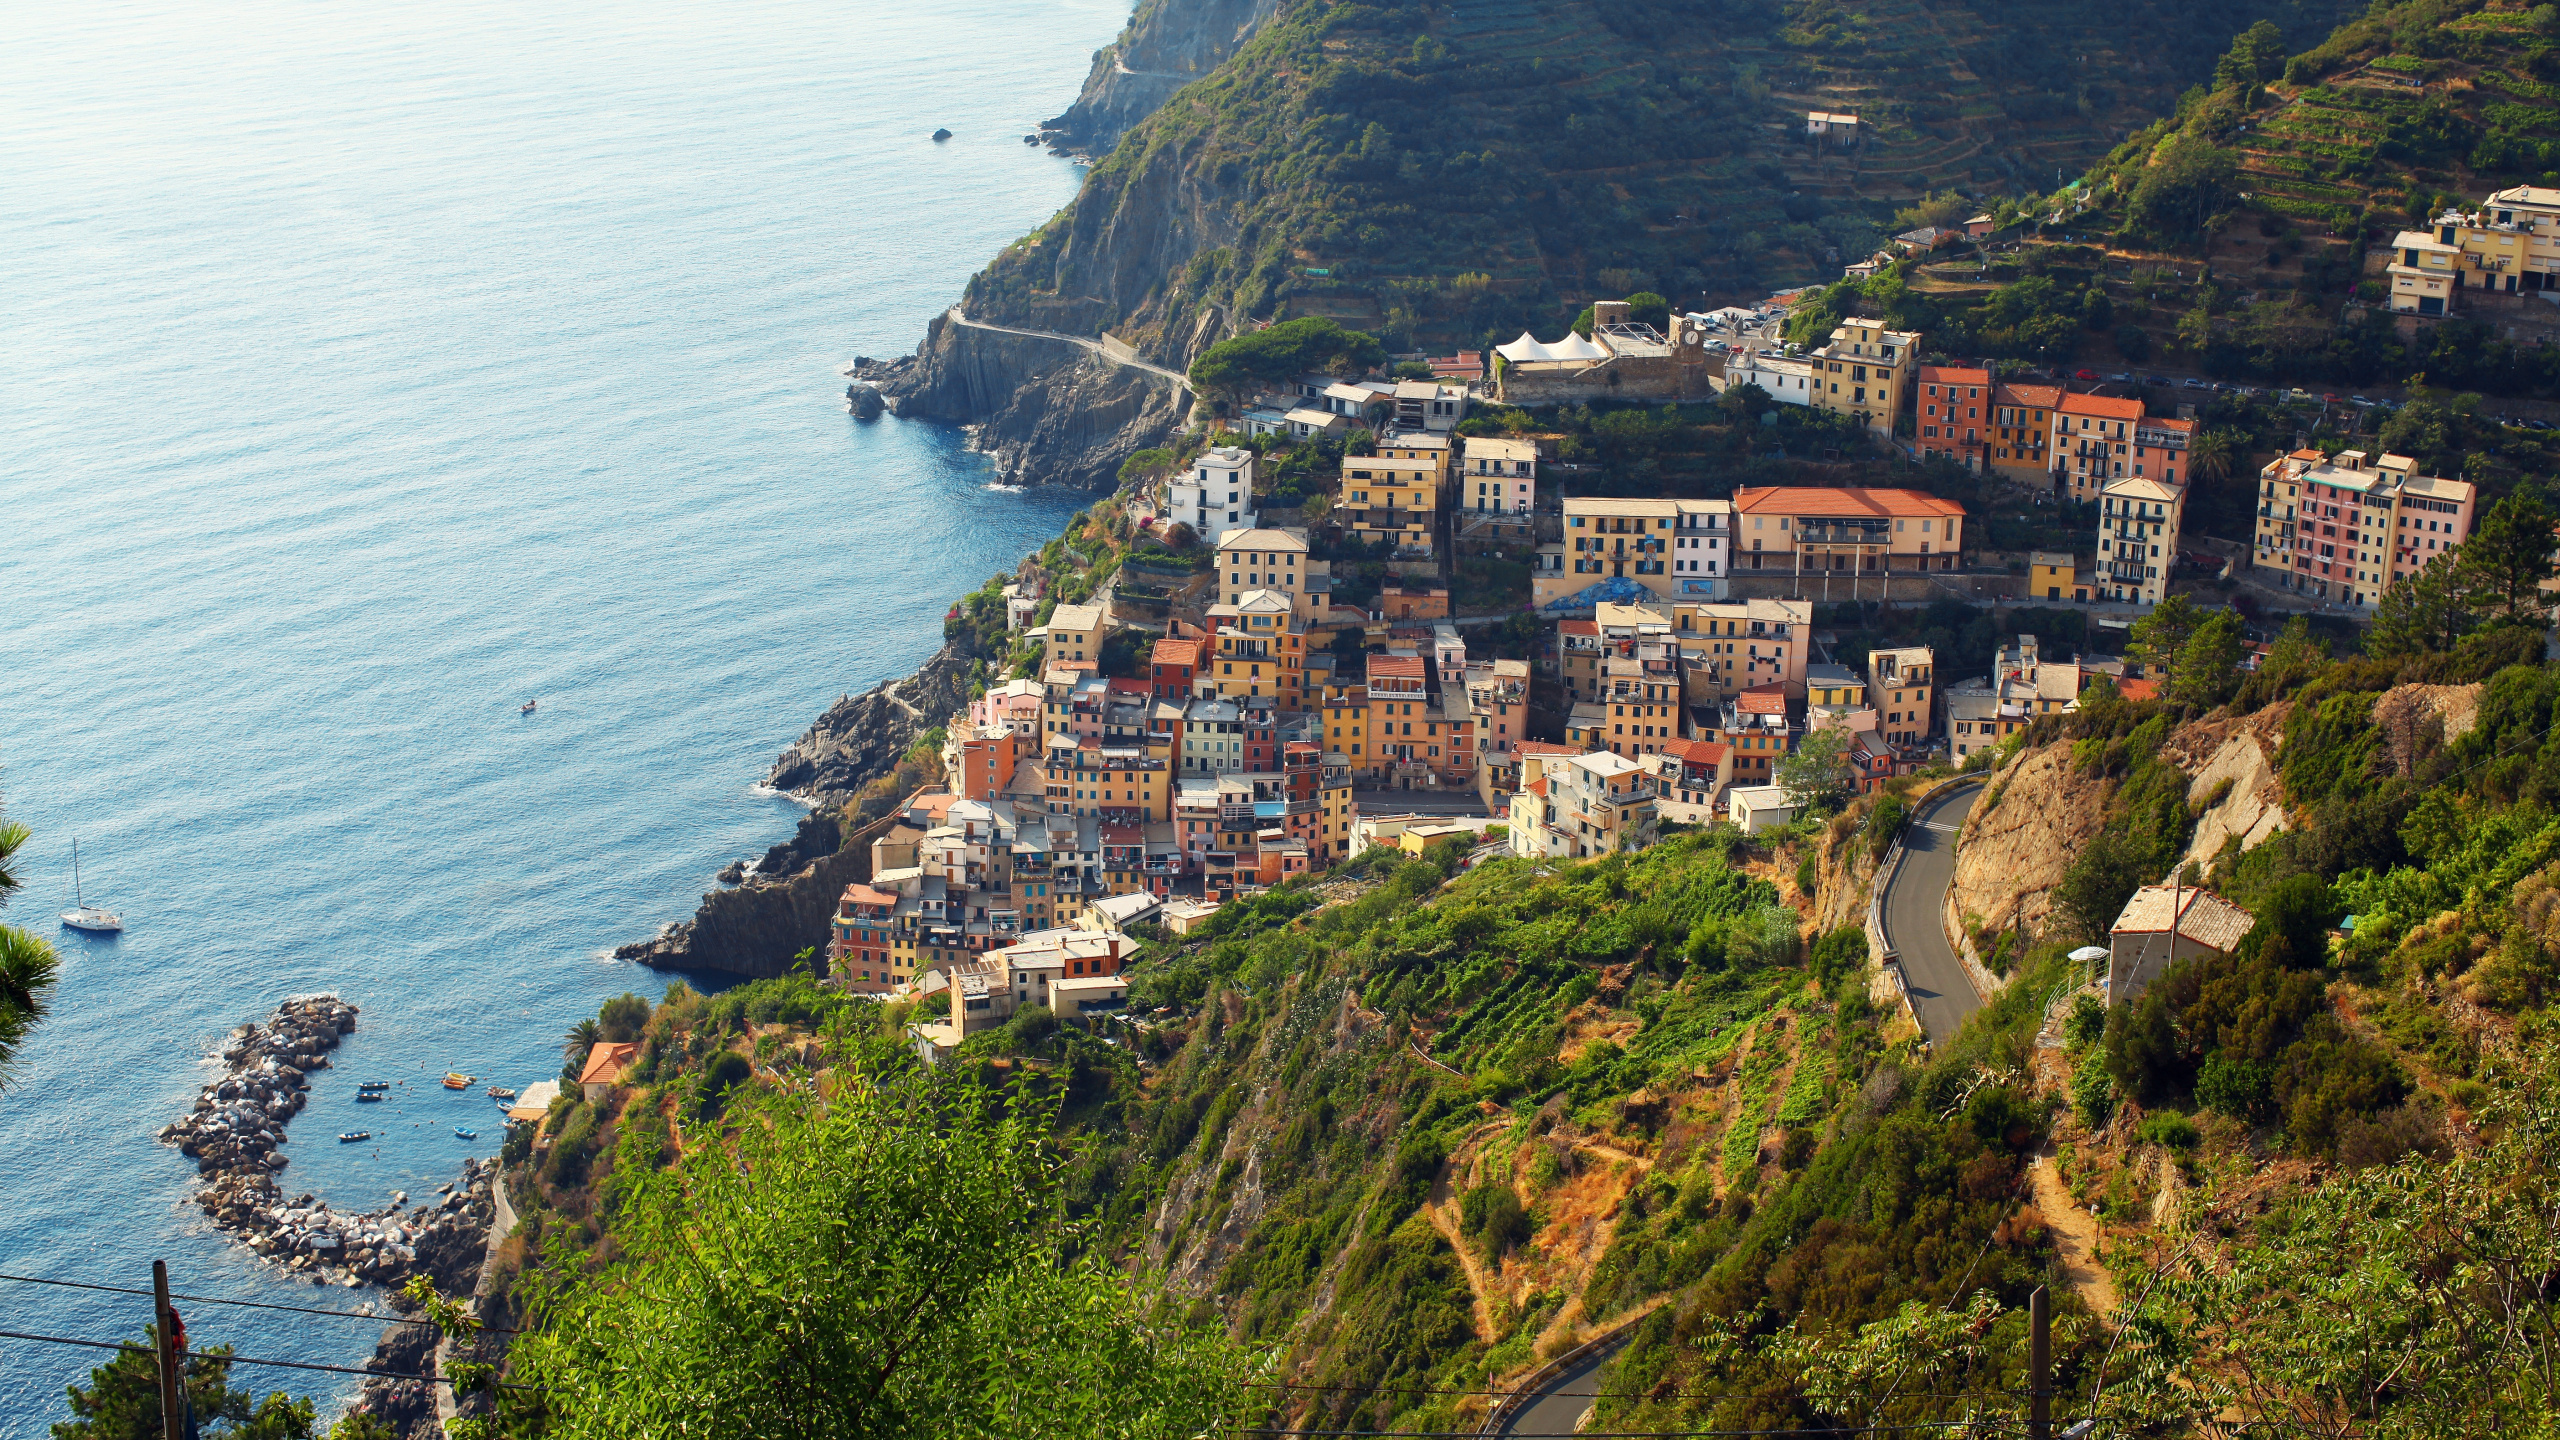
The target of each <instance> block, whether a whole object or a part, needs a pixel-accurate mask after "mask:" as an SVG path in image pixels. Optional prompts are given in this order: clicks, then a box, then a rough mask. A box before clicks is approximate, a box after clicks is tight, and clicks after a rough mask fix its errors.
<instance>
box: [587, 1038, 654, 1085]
mask: <svg viewBox="0 0 2560 1440" xmlns="http://www.w3.org/2000/svg"><path fill="white" fill-rule="evenodd" d="M639 1056H640V1045H639V1042H638V1041H634V1040H624V1041H621V1042H620V1043H618V1044H613V1045H597V1046H594V1047H591V1048H590V1049H589V1050H588V1051H587V1068H585V1069H584V1070H581V1071H579V1072H578V1083H579V1084H581V1085H619V1084H621V1083H622V1072H623V1071H625V1070H628V1069H630V1068H631V1062H632V1061H633V1060H636V1059H638V1058H639Z"/></svg>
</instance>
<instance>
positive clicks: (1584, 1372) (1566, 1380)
mask: <svg viewBox="0 0 2560 1440" xmlns="http://www.w3.org/2000/svg"><path fill="white" fill-rule="evenodd" d="M1624 1343H1625V1342H1624V1341H1621V1342H1619V1344H1618V1345H1611V1346H1608V1347H1607V1348H1605V1349H1602V1350H1600V1351H1598V1352H1597V1353H1595V1354H1591V1355H1586V1356H1584V1357H1583V1358H1582V1359H1581V1360H1580V1361H1578V1362H1577V1363H1575V1364H1574V1366H1573V1367H1572V1368H1571V1369H1568V1370H1566V1371H1565V1372H1564V1373H1563V1374H1562V1375H1559V1376H1557V1377H1556V1378H1555V1379H1554V1380H1552V1381H1550V1382H1548V1383H1547V1385H1546V1387H1545V1388H1544V1389H1542V1390H1541V1391H1540V1392H1539V1394H1538V1398H1537V1399H1535V1400H1532V1401H1530V1402H1529V1403H1528V1404H1527V1405H1525V1406H1523V1407H1522V1408H1521V1410H1520V1413H1519V1414H1517V1415H1514V1416H1512V1417H1511V1419H1510V1420H1509V1421H1508V1422H1507V1423H1505V1424H1504V1425H1503V1427H1502V1430H1501V1432H1500V1433H1502V1434H1504V1435H1537V1436H1558V1437H1561V1436H1570V1435H1571V1434H1573V1432H1574V1427H1575V1426H1577V1425H1579V1424H1581V1423H1582V1416H1583V1413H1584V1412H1585V1411H1588V1410H1589V1409H1590V1408H1591V1405H1592V1397H1593V1396H1595V1395H1597V1394H1599V1393H1600V1371H1601V1368H1602V1367H1603V1366H1605V1365H1607V1364H1608V1363H1609V1362H1610V1361H1612V1360H1615V1359H1617V1358H1618V1350H1619V1348H1620V1346H1621V1345H1623V1344H1624Z"/></svg>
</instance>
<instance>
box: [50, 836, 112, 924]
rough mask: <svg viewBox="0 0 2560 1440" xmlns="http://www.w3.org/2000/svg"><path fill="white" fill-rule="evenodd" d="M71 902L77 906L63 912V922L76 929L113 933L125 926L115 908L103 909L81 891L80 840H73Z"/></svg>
mask: <svg viewBox="0 0 2560 1440" xmlns="http://www.w3.org/2000/svg"><path fill="white" fill-rule="evenodd" d="M71 903H72V904H73V906H75V907H76V908H74V909H70V910H65V911H63V912H62V923H63V924H65V925H68V926H70V927H71V928H72V929H74V930H92V931H96V932H97V933H99V934H101V935H112V934H114V933H116V932H117V931H119V930H122V929H123V928H124V919H123V917H121V916H119V915H117V914H116V912H114V911H113V910H101V909H99V908H98V907H97V906H95V905H92V904H90V903H89V902H88V900H87V899H86V898H84V897H83V896H82V895H81V893H80V842H79V840H78V839H77V838H74V839H73V840H72V842H71Z"/></svg>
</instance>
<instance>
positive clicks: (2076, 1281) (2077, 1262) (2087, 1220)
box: [2027, 1141, 2116, 1316]
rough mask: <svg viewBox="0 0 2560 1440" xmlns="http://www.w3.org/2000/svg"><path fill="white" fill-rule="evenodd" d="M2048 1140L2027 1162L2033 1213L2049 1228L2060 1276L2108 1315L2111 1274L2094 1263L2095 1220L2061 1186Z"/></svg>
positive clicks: (2112, 1288) (2113, 1301)
mask: <svg viewBox="0 0 2560 1440" xmlns="http://www.w3.org/2000/svg"><path fill="white" fill-rule="evenodd" d="M2053 1154H2054V1152H2053V1145H2052V1142H2050V1141H2048V1142H2046V1143H2045V1144H2044V1145H2043V1146H2042V1147H2041V1148H2039V1149H2038V1150H2037V1151H2036V1153H2035V1158H2034V1159H2032V1160H2030V1161H2028V1162H2027V1176H2028V1181H2029V1183H2031V1184H2032V1185H2034V1186H2035V1196H2036V1213H2037V1214H2039V1215H2042V1216H2043V1217H2044V1223H2045V1224H2046V1225H2048V1226H2050V1227H2052V1230H2053V1248H2054V1250H2055V1251H2056V1252H2057V1253H2059V1254H2060V1255H2061V1257H2062V1278H2063V1282H2064V1283H2065V1284H2068V1285H2069V1286H2070V1287H2071V1289H2072V1293H2074V1294H2076V1295H2078V1296H2079V1297H2080V1298H2081V1299H2082V1300H2085V1301H2087V1302H2088V1305H2089V1308H2090V1309H2091V1310H2093V1311H2096V1312H2097V1313H2098V1314H2099V1315H2102V1316H2103V1315H2108V1314H2112V1313H2114V1311H2115V1308H2116V1281H2115V1277H2114V1276H2112V1275H2110V1274H2108V1273H2107V1267H2106V1266H2104V1265H2101V1264H2099V1263H2098V1259H2097V1255H2098V1238H2099V1237H2098V1222H2097V1221H2096V1220H2095V1219H2094V1218H2092V1217H2091V1216H2090V1214H2089V1212H2088V1211H2086V1210H2083V1209H2081V1208H2080V1206H2079V1205H2078V1204H2077V1203H2076V1202H2074V1201H2073V1200H2072V1198H2071V1192H2070V1191H2069V1190H2068V1189H2066V1188H2064V1186H2063V1183H2062V1173H2061V1172H2060V1171H2059V1170H2057V1169H2055V1168H2054V1163H2053Z"/></svg>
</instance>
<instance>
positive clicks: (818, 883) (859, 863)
mask: <svg viewBox="0 0 2560 1440" xmlns="http://www.w3.org/2000/svg"><path fill="white" fill-rule="evenodd" d="M973 663H974V662H972V661H971V660H970V658H969V657H968V656H966V655H963V654H962V653H960V652H959V651H957V650H955V649H952V648H951V647H949V646H944V647H943V648H942V649H941V650H940V651H938V652H936V653H935V655H934V657H933V658H932V659H930V660H927V661H926V662H925V663H924V665H923V667H922V668H920V669H918V670H917V671H916V672H915V673H914V674H912V675H909V676H906V677H905V678H903V679H899V680H891V681H885V682H883V683H881V684H878V685H874V686H873V687H871V688H870V689H868V690H865V691H864V692H862V693H861V694H859V695H849V696H846V697H844V698H843V699H840V700H838V701H837V702H836V703H835V704H834V705H832V706H830V707H828V710H827V713H826V714H824V715H821V716H819V717H818V722H817V723H816V724H814V725H812V726H810V727H809V728H808V729H807V730H806V731H804V732H802V733H801V736H800V738H799V739H798V740H795V741H793V742H792V743H791V748H789V749H787V750H785V751H783V752H782V754H781V756H780V757H779V758H778V759H776V760H775V761H774V762H773V770H772V772H771V773H770V774H768V775H767V776H766V777H765V783H766V784H768V785H771V786H772V787H773V788H775V789H776V790H780V791H783V792H785V793H787V794H792V795H797V796H799V797H800V798H801V799H804V800H807V801H809V802H811V803H812V804H814V805H816V806H817V807H818V808H817V809H816V810H815V811H813V812H812V813H810V814H809V815H808V816H806V817H804V818H803V819H802V820H801V822H800V828H799V831H798V833H797V834H795V835H793V836H792V838H791V839H789V840H786V841H784V842H783V843H781V844H779V845H775V846H773V847H772V848H770V849H768V850H766V851H765V853H764V855H763V856H762V857H761V858H759V859H758V860H757V861H756V863H755V867H754V868H753V869H748V868H747V867H745V866H743V865H733V866H731V867H729V868H728V869H725V870H723V871H721V872H720V876H719V878H720V880H721V881H722V882H723V883H727V884H734V885H736V886H737V887H738V888H736V889H734V890H715V891H712V892H711V893H709V894H707V895H704V896H703V897H702V906H701V908H700V909H698V910H696V911H694V914H693V918H692V919H691V920H686V921H682V922H680V923H677V924H673V925H669V926H668V927H666V928H665V929H664V930H661V931H660V932H658V933H657V934H656V935H654V936H652V937H650V938H649V939H647V940H642V941H638V942H636V943H634V944H630V945H625V946H622V947H621V948H619V949H617V950H615V951H614V952H613V953H614V957H615V958H616V959H621V960H637V961H639V962H640V963H642V964H644V965H650V966H655V967H657V968H659V969H665V970H718V971H723V972H726V973H728V974H733V975H746V976H759V977H760V976H772V975H783V974H787V973H789V972H790V970H791V967H792V965H793V963H794V961H795V959H796V958H797V957H798V955H799V954H800V952H801V951H803V950H807V949H811V948H813V947H815V948H817V949H818V950H820V951H821V952H822V953H823V951H824V950H825V947H826V943H827V922H828V921H829V919H830V918H832V917H833V916H834V914H835V909H836V902H837V900H838V899H840V898H842V896H843V895H844V887H845V886H847V885H850V884H852V883H853V882H855V881H857V880H867V879H869V878H870V876H871V851H870V847H869V844H868V841H867V839H866V837H864V836H861V835H857V836H855V837H854V840H855V843H852V844H847V843H846V838H845V834H844V830H843V813H844V806H845V803H846V802H847V801H849V800H851V799H853V798H854V797H855V796H856V795H857V794H859V793H860V792H861V790H862V787H863V786H865V785H868V784H870V783H871V782H872V781H873V780H875V779H878V778H879V777H880V776H883V775H886V774H888V773H889V772H890V771H892V770H894V769H896V768H897V765H898V761H899V760H900V759H901V758H903V757H904V756H905V755H906V753H907V751H908V750H909V749H910V748H912V747H913V746H914V745H915V742H916V738H917V737H918V736H920V735H922V734H924V732H926V731H927V730H930V729H932V728H933V727H934V726H936V725H940V724H942V723H943V722H945V721H947V720H949V719H950V718H951V716H952V714H953V713H954V712H956V711H958V710H959V709H960V708H961V707H962V706H964V705H966V704H968V703H969V673H970V669H971V667H972V665H973ZM824 968H825V967H824V966H823V965H821V966H820V967H819V969H820V972H821V973H824Z"/></svg>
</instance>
